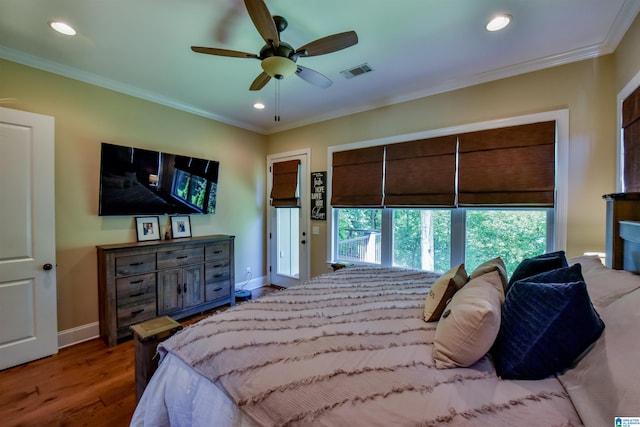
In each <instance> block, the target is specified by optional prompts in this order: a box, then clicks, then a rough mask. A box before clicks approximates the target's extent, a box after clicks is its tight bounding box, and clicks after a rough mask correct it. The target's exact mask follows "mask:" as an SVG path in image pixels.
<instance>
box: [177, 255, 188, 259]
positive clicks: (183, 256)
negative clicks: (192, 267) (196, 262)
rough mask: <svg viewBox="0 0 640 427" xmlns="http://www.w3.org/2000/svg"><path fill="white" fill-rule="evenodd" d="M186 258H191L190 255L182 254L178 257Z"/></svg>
mask: <svg viewBox="0 0 640 427" xmlns="http://www.w3.org/2000/svg"><path fill="white" fill-rule="evenodd" d="M185 258H189V255H182V256H179V257H178V258H177V259H185Z"/></svg>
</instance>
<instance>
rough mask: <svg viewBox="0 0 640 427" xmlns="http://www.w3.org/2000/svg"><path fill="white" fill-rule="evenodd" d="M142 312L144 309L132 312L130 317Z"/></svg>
mask: <svg viewBox="0 0 640 427" xmlns="http://www.w3.org/2000/svg"><path fill="white" fill-rule="evenodd" d="M143 311H144V308H141V309H140V310H136V311H132V312H131V315H132V316H137V315H138V314H140V313H142V312H143Z"/></svg>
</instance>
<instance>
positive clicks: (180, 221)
mask: <svg viewBox="0 0 640 427" xmlns="http://www.w3.org/2000/svg"><path fill="white" fill-rule="evenodd" d="M181 237H191V219H190V217H189V216H188V215H176V216H172V217H171V238H172V239H179V238H181Z"/></svg>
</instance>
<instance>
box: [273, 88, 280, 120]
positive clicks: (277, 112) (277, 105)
mask: <svg viewBox="0 0 640 427" xmlns="http://www.w3.org/2000/svg"><path fill="white" fill-rule="evenodd" d="M275 106H276V115H275V116H274V118H273V119H274V121H276V122H279V121H280V80H277V79H276V102H275Z"/></svg>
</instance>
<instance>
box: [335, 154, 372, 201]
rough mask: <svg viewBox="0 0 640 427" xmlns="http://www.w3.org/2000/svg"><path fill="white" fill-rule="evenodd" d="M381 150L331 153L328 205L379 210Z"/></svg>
mask: <svg viewBox="0 0 640 427" xmlns="http://www.w3.org/2000/svg"><path fill="white" fill-rule="evenodd" d="M383 159H384V146H381V145H380V146H376V147H369V148H360V149H356V150H347V151H337V152H334V153H333V174H332V178H331V204H332V205H333V206H336V207H354V206H361V207H381V206H382V173H383V169H382V168H383V164H382V162H383Z"/></svg>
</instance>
